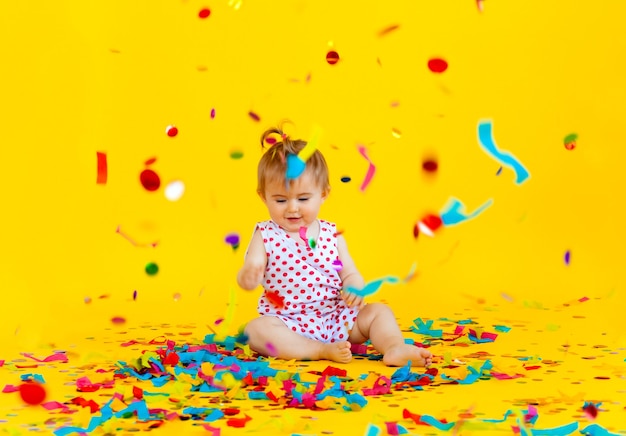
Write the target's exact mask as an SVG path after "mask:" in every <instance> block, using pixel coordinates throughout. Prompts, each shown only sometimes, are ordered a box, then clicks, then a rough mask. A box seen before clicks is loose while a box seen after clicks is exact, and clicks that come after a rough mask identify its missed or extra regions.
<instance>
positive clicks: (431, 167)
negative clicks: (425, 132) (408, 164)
mask: <svg viewBox="0 0 626 436" xmlns="http://www.w3.org/2000/svg"><path fill="white" fill-rule="evenodd" d="M438 168H439V164H438V163H437V161H436V160H435V159H433V158H426V159H424V160H423V161H422V170H424V172H427V173H435V172H437V169H438Z"/></svg>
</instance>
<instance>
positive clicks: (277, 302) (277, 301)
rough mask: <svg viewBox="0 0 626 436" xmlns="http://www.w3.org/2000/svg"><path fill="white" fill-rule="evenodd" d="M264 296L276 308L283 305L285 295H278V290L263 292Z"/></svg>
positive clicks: (280, 307)
mask: <svg viewBox="0 0 626 436" xmlns="http://www.w3.org/2000/svg"><path fill="white" fill-rule="evenodd" d="M265 298H267V299H268V300H269V302H270V303H272V304H273V305H274V306H276V307H277V308H278V309H282V308H283V307H285V297H282V296H280V295H278V292H265Z"/></svg>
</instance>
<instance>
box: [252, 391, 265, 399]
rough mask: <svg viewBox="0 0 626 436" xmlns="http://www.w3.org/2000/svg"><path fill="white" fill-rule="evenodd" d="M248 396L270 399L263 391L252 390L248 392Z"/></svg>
mask: <svg viewBox="0 0 626 436" xmlns="http://www.w3.org/2000/svg"><path fill="white" fill-rule="evenodd" d="M248 398H250V399H251V400H269V397H268V396H267V394H266V393H265V392H263V391H250V392H248Z"/></svg>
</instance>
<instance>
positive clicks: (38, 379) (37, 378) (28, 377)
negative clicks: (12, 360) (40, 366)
mask: <svg viewBox="0 0 626 436" xmlns="http://www.w3.org/2000/svg"><path fill="white" fill-rule="evenodd" d="M20 379H21V380H22V381H29V380H33V381H36V382H37V383H41V384H42V385H43V384H46V381H45V380H44V378H43V375H41V374H22V375H20Z"/></svg>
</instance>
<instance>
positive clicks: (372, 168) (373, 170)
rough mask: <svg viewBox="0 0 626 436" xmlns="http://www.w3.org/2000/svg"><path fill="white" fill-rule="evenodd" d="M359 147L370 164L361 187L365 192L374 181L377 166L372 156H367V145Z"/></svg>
mask: <svg viewBox="0 0 626 436" xmlns="http://www.w3.org/2000/svg"><path fill="white" fill-rule="evenodd" d="M358 149H359V153H361V156H363V157H364V158H365V160H367V161H368V162H369V164H370V165H369V168H368V169H367V174H365V179H363V183H361V188H360V189H361V192H363V191H365V188H367V186H368V185H369V184H370V182H371V181H372V177H374V174H375V173H376V166H374V164H373V163H372V161H371V160H370V158H369V157H367V149H366V148H365V147H363V146H359V147H358Z"/></svg>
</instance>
